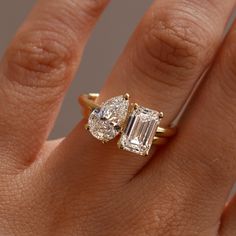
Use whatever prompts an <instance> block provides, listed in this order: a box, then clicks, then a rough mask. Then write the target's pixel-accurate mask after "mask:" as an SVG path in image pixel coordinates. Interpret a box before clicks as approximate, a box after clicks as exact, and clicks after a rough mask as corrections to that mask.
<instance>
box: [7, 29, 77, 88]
mask: <svg viewBox="0 0 236 236" xmlns="http://www.w3.org/2000/svg"><path fill="white" fill-rule="evenodd" d="M73 57H74V51H73V50H72V47H71V45H69V44H68V43H67V42H66V39H65V38H64V36H62V35H61V34H59V33H56V32H52V31H45V30H39V31H30V32H27V33H23V35H19V36H18V37H17V38H16V40H15V41H14V42H13V44H12V46H11V47H10V48H9V49H8V50H7V52H6V56H5V60H4V67H3V72H4V75H5V77H6V78H7V79H8V80H9V81H10V82H12V83H18V84H20V85H22V86H26V87H58V86H60V87H61V86H62V85H63V84H64V85H65V81H66V80H65V78H66V76H67V73H69V66H70V63H71V60H72V58H73Z"/></svg>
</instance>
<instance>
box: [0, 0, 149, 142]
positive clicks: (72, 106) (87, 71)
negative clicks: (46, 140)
mask: <svg viewBox="0 0 236 236" xmlns="http://www.w3.org/2000/svg"><path fill="white" fill-rule="evenodd" d="M35 2H36V0H20V1H17V0H8V1H0V56H2V55H3V53H4V49H5V48H6V46H7V45H8V44H9V42H10V40H11V39H12V37H13V36H14V34H15V32H16V30H17V28H18V27H19V26H20V24H21V22H22V21H23V20H24V18H25V17H26V15H27V13H28V12H29V11H30V9H31V8H32V6H33V4H34V3H35ZM151 2H152V0H145V1H143V0H138V1H135V4H134V1H133V0H125V1H111V4H110V6H109V7H108V9H107V10H106V11H105V13H104V14H103V15H102V17H101V18H100V21H99V22H98V24H97V27H96V28H95V30H94V32H93V35H92V37H91V39H90V41H89V44H88V46H87V49H86V50H85V55H84V58H83V61H82V64H81V66H80V69H79V71H78V73H77V77H76V79H75V80H74V82H73V84H72V86H71V88H70V90H69V93H68V94H67V96H66V99H65V102H64V104H63V106H62V110H61V113H60V115H59V118H58V120H57V123H56V125H55V128H54V130H53V132H52V134H51V138H58V137H61V136H65V135H66V134H68V133H69V132H70V130H71V129H72V128H73V127H74V126H75V125H76V123H78V121H79V119H80V118H81V115H80V110H79V106H78V103H77V97H78V96H79V95H80V94H81V93H84V92H97V91H99V89H100V87H101V86H102V84H103V81H104V80H105V78H106V77H107V76H108V75H109V73H110V71H111V69H112V66H113V64H114V63H115V61H116V59H117V57H118V56H119V54H120V53H121V51H122V49H123V47H124V45H125V43H126V42H127V40H128V38H129V36H130V34H131V33H132V31H133V30H134V28H135V26H136V24H137V23H138V22H139V20H140V18H141V17H142V15H143V14H144V12H145V10H146V9H147V8H148V6H149V5H150V4H151ZM124 3H125V4H124ZM124 6H125V7H124Z"/></svg>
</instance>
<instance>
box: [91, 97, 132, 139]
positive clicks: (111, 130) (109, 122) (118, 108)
mask: <svg viewBox="0 0 236 236" xmlns="http://www.w3.org/2000/svg"><path fill="white" fill-rule="evenodd" d="M128 108H129V101H128V99H127V98H126V96H118V97H114V98H112V99H110V100H108V101H107V102H105V103H103V104H102V105H101V108H97V109H95V110H94V111H93V112H92V113H91V115H90V117H89V120H88V127H89V131H90V132H91V134H92V135H93V136H94V137H95V138H97V139H99V140H101V141H103V142H108V141H110V140H112V139H114V138H115V137H116V136H117V135H118V134H119V133H120V131H121V127H122V125H123V123H124V122H125V120H126V117H127V113H128Z"/></svg>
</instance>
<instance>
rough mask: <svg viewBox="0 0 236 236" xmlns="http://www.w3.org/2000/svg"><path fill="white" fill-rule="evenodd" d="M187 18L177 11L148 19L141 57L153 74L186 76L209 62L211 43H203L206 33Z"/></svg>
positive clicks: (192, 20) (194, 21) (205, 41)
mask: <svg viewBox="0 0 236 236" xmlns="http://www.w3.org/2000/svg"><path fill="white" fill-rule="evenodd" d="M185 15H186V14H181V12H178V13H176V9H175V13H174V14H170V13H165V12H162V13H161V12H160V14H158V16H156V15H154V14H153V16H152V18H151V20H149V21H151V24H150V22H149V26H148V27H145V28H146V29H145V31H144V32H143V40H142V41H143V47H142V49H141V52H140V54H141V53H142V55H143V56H142V57H141V58H143V59H144V60H146V63H148V64H149V65H151V66H152V68H153V70H151V71H153V72H155V71H157V70H158V71H161V72H163V73H164V74H166V73H167V74H169V73H172V72H173V73H174V74H175V75H176V74H179V75H183V74H185V75H186V73H190V71H193V70H194V69H196V67H197V66H199V65H200V64H201V63H202V61H203V60H204V61H205V60H206V58H205V56H206V55H207V53H205V52H206V50H208V49H209V44H208V42H207V40H202V36H203V34H207V33H206V30H204V29H203V27H202V26H200V25H199V24H197V23H196V20H195V19H192V18H191V17H190V16H185ZM203 38H204V39H205V38H207V37H206V35H205V37H203Z"/></svg>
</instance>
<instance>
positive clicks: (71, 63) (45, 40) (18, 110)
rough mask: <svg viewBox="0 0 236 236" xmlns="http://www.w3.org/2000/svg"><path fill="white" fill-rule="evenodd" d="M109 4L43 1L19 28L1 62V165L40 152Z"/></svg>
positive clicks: (24, 160)
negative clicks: (94, 28)
mask: <svg viewBox="0 0 236 236" xmlns="http://www.w3.org/2000/svg"><path fill="white" fill-rule="evenodd" d="M107 2H108V1H107V0H101V1H100V0H98V1H94V0H88V1H83V0H70V1H67V0H51V1H47V0H40V1H38V3H37V4H36V6H35V7H34V9H33V11H32V12H31V14H30V15H29V17H28V18H27V20H26V21H25V23H24V24H23V26H22V27H21V28H20V30H19V31H18V33H17V35H16V37H15V39H14V40H13V42H12V43H11V45H10V47H9V48H8V49H7V51H6V53H5V56H4V58H3V60H2V62H1V65H0V110H1V114H0V135H1V136H0V150H1V151H4V152H3V153H7V155H5V156H4V157H2V160H1V162H2V165H3V164H4V163H5V159H6V165H10V163H12V164H13V165H14V163H18V164H20V166H21V165H23V166H25V165H26V166H27V165H28V164H29V163H30V162H31V161H32V160H33V159H34V158H35V156H36V155H37V153H38V152H39V150H40V148H41V147H42V144H43V143H44V142H45V140H46V138H47V136H48V133H49V132H50V130H51V127H52V125H53V123H54V120H55V118H56V116H57V112H58V109H59V107H60V104H61V102H62V99H63V96H64V95H65V92H66V89H67V87H68V86H69V84H70V82H71V80H72V78H73V77H74V75H75V72H76V69H77V66H78V64H79V62H80V58H81V55H82V52H83V49H84V46H85V43H86V41H87V39H88V36H89V34H90V32H91V29H92V26H93V25H94V24H95V22H96V21H97V19H98V17H99V15H100V13H101V12H102V10H103V8H104V7H105V5H106V3H107ZM16 154H17V156H18V157H17V158H13V157H14V156H15V155H16ZM10 160H11V161H10Z"/></svg>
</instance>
